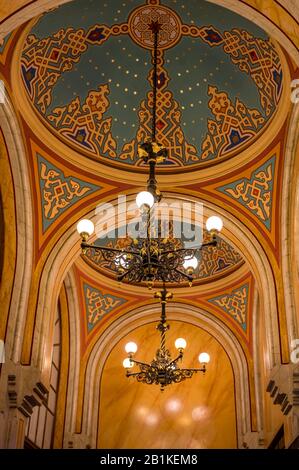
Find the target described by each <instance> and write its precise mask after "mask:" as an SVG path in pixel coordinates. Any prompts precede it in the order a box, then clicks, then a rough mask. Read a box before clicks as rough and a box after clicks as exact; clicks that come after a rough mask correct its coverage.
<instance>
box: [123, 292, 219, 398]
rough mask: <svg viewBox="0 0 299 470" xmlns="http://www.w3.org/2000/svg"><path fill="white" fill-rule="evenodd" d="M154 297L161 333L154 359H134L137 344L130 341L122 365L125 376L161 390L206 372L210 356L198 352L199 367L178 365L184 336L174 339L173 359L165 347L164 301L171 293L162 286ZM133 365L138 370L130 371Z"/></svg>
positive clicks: (181, 354)
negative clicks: (159, 309) (187, 367)
mask: <svg viewBox="0 0 299 470" xmlns="http://www.w3.org/2000/svg"><path fill="white" fill-rule="evenodd" d="M155 297H158V298H159V299H160V301H161V306H162V309H161V319H160V322H159V323H158V325H157V330H159V332H160V334H161V342H160V348H159V349H158V350H157V352H156V356H155V357H154V359H153V360H152V361H151V363H150V364H148V363H145V362H141V361H138V360H137V359H135V357H134V355H135V353H136V352H137V344H136V343H134V342H132V341H130V342H129V343H127V344H126V346H125V351H126V353H127V354H128V357H127V358H126V359H125V360H124V361H123V366H124V368H125V369H127V373H126V376H127V377H135V378H136V380H137V382H142V383H145V384H149V385H151V384H156V385H160V388H161V391H163V390H164V388H165V387H166V386H167V385H170V384H172V383H179V382H182V381H183V380H186V379H189V378H191V377H192V376H193V374H194V373H196V372H202V373H203V374H204V373H205V372H206V364H207V363H208V362H209V361H210V356H209V354H208V353H206V352H203V353H201V354H199V356H198V360H199V362H200V364H202V368H200V369H196V368H194V369H193V368H192V369H184V368H180V367H179V362H181V361H182V359H183V355H184V349H185V348H186V345H187V343H186V340H185V339H184V338H177V339H176V341H175V347H176V349H177V350H178V355H177V356H176V357H175V359H172V358H171V354H170V352H169V350H168V349H166V331H167V330H169V328H170V327H169V325H168V323H167V320H166V302H167V301H168V300H169V299H171V298H172V294H171V293H169V292H167V291H166V289H165V288H164V290H163V291H161V292H157V293H156V294H155ZM134 366H137V367H139V371H137V372H130V370H131V369H132V368H133V367H134Z"/></svg>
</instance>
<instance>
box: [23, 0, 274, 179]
mask: <svg viewBox="0 0 299 470" xmlns="http://www.w3.org/2000/svg"><path fill="white" fill-rule="evenodd" d="M152 21H159V23H160V24H161V25H162V30H161V32H160V35H159V51H158V52H159V54H158V79H159V84H158V97H157V98H158V99H157V140H158V141H159V142H160V143H162V144H163V145H165V146H166V147H167V148H168V150H169V158H168V159H167V161H166V162H164V163H163V164H162V168H161V169H163V166H164V169H169V168H177V170H179V168H180V167H183V168H182V169H185V168H186V167H189V168H194V167H198V166H203V165H204V166H206V165H212V164H215V163H218V162H219V161H221V160H223V159H227V158H232V157H233V156H234V155H235V154H236V153H238V152H240V151H241V150H243V149H244V148H245V147H246V146H248V145H249V144H251V143H252V142H253V141H254V140H256V138H257V136H259V135H260V133H261V132H263V130H264V128H265V126H266V125H267V123H268V122H269V121H270V120H271V118H272V117H273V116H274V113H275V110H276V108H277V105H278V102H279V99H280V95H281V91H282V69H281V64H280V59H279V55H278V52H277V50H276V48H275V46H274V44H273V42H272V41H271V39H269V38H268V36H267V35H266V33H265V32H264V31H262V30H261V29H259V28H258V27H256V26H255V25H253V24H252V23H250V22H249V21H247V20H245V19H244V18H242V17H240V16H238V15H236V14H235V13H233V12H231V11H229V10H226V9H224V8H222V7H219V6H217V5H214V4H211V3H209V2H205V1H198V0H188V2H185V1H184V0H177V1H176V0H165V1H163V2H162V3H159V2H158V1H154V0H152V1H148V2H147V3H146V4H145V3H143V2H142V1H140V0H130V1H129V0H113V1H112V0H106V2H105V0H103V2H99V1H98V0H89V1H86V0H75V1H72V2H70V3H68V4H65V5H63V6H61V7H60V8H59V9H56V10H54V11H52V12H49V13H46V14H45V15H43V16H42V17H40V18H39V19H38V20H37V22H35V24H34V25H33V26H31V30H30V32H29V33H28V35H27V37H26V40H25V42H24V45H23V51H22V56H21V64H20V66H21V75H22V80H23V84H24V88H25V90H26V94H27V95H28V97H29V98H30V101H31V103H32V106H33V107H34V108H35V110H36V111H37V112H38V114H39V115H40V117H41V118H42V121H43V122H44V123H45V125H46V126H48V128H49V129H50V130H51V132H52V133H54V134H55V135H56V136H58V138H59V139H61V140H62V141H63V142H65V143H66V144H68V145H69V146H70V147H71V148H73V149H75V150H76V151H78V152H79V153H80V154H84V155H86V156H87V157H90V158H93V159H95V160H97V161H100V162H101V163H107V164H108V165H112V166H119V167H122V168H126V167H127V168H128V169H133V168H134V166H135V167H136V166H138V165H140V161H139V160H138V157H137V147H138V145H139V144H140V143H141V142H143V141H144V140H146V139H147V138H149V137H150V135H151V106H152V94H151V85H152V33H151V30H150V28H149V26H150V23H151V22H152Z"/></svg>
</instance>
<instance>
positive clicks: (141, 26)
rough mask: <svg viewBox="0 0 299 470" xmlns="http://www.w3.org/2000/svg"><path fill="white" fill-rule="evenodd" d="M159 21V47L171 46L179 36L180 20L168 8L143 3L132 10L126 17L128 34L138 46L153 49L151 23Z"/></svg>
mask: <svg viewBox="0 0 299 470" xmlns="http://www.w3.org/2000/svg"><path fill="white" fill-rule="evenodd" d="M156 22H157V23H159V25H160V30H159V49H169V48H170V47H173V46H174V45H175V44H176V43H177V42H178V41H179V40H180V38H181V20H180V18H179V16H178V15H177V14H176V13H175V12H174V11H173V10H170V8H167V7H165V6H162V5H145V6H141V7H140V8H136V9H135V10H133V12H132V13H131V15H130V16H129V19H128V24H129V34H130V36H131V38H132V39H133V41H135V42H136V43H137V44H138V45H139V46H141V47H144V48H146V49H150V50H153V45H154V38H153V32H152V24H153V23H156Z"/></svg>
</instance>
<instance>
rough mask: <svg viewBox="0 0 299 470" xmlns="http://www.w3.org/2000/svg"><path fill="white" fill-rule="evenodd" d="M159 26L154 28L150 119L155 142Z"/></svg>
mask: <svg viewBox="0 0 299 470" xmlns="http://www.w3.org/2000/svg"><path fill="white" fill-rule="evenodd" d="M158 35H159V26H158V25H155V27H154V63H153V66H154V67H153V118H152V141H153V142H155V141H156V109H157V56H158Z"/></svg>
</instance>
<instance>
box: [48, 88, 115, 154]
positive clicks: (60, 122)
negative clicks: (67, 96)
mask: <svg viewBox="0 0 299 470" xmlns="http://www.w3.org/2000/svg"><path fill="white" fill-rule="evenodd" d="M108 93H109V88H108V85H100V86H99V90H98V91H90V92H89V93H88V96H87V98H86V100H85V102H84V103H83V104H82V105H81V103H80V99H79V98H78V97H77V98H75V99H74V100H73V101H71V103H70V104H69V105H67V106H63V107H60V108H55V109H54V110H53V112H52V114H50V115H49V116H48V119H49V121H50V122H51V123H52V124H53V125H54V127H55V128H56V129H57V130H58V132H59V134H60V135H62V136H64V137H66V138H68V139H71V140H73V141H74V142H76V143H77V144H79V145H82V146H83V147H85V148H87V149H88V150H90V151H91V152H92V153H93V154H94V155H98V154H99V153H100V154H101V155H102V156H104V157H110V158H115V157H116V152H115V149H116V145H117V144H116V141H115V139H114V138H113V137H112V134H111V123H112V118H111V117H107V118H106V119H103V114H104V113H105V112H106V110H107V108H108V106H109V101H108V98H107V94H108Z"/></svg>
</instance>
